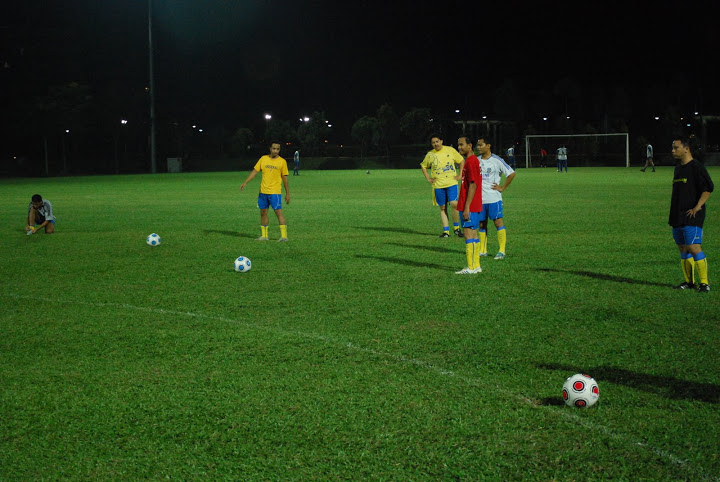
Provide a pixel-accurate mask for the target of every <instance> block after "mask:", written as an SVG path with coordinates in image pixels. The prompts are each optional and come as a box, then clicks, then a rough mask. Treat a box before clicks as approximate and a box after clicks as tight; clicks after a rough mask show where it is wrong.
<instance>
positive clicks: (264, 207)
mask: <svg viewBox="0 0 720 482" xmlns="http://www.w3.org/2000/svg"><path fill="white" fill-rule="evenodd" d="M258 172H262V179H261V181H260V194H258V201H257V205H258V208H260V237H259V238H256V240H257V241H267V240H268V239H269V237H268V225H269V224H270V222H269V219H268V209H269V208H270V207H272V208H273V211H275V215H276V216H277V218H278V223H279V224H280V239H278V241H280V242H284V241H287V240H288V237H287V225H286V224H285V215H284V214H283V210H282V184H284V185H285V203H286V204H290V186H289V185H288V167H287V162H286V161H285V159H283V158H282V157H280V143H279V142H272V143H271V144H270V155H264V156H262V157H261V158H260V159H259V160H258V162H257V163H256V164H255V167H254V168H253V170H252V172H251V173H250V174H249V175H248V177H247V179H245V182H244V183H242V185H241V186H240V190H241V191H242V190H243V189H245V186H246V185H247V183H249V182H250V181H252V180H253V178H254V177H255V176H257V173H258Z"/></svg>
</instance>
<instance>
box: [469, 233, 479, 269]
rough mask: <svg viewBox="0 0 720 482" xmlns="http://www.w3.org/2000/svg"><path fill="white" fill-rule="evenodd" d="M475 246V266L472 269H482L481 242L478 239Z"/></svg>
mask: <svg viewBox="0 0 720 482" xmlns="http://www.w3.org/2000/svg"><path fill="white" fill-rule="evenodd" d="M472 245H473V265H472V267H471V269H478V268H479V267H480V242H479V241H478V240H477V239H476V240H475V242H474V243H472Z"/></svg>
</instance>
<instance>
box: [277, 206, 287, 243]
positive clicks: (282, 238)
mask: <svg viewBox="0 0 720 482" xmlns="http://www.w3.org/2000/svg"><path fill="white" fill-rule="evenodd" d="M275 216H277V219H278V224H279V225H280V239H278V241H287V240H288V237H287V225H286V224H285V215H284V214H283V211H282V209H276V210H275Z"/></svg>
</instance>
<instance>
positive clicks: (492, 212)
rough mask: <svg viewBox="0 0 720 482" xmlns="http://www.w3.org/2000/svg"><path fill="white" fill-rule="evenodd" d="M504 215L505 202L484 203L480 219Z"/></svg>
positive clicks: (496, 217)
mask: <svg viewBox="0 0 720 482" xmlns="http://www.w3.org/2000/svg"><path fill="white" fill-rule="evenodd" d="M502 217H503V203H502V201H498V202H496V203H490V204H483V210H482V212H481V213H480V221H486V220H487V219H488V218H490V219H492V220H495V219H500V218H502Z"/></svg>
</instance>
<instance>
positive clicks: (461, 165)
mask: <svg viewBox="0 0 720 482" xmlns="http://www.w3.org/2000/svg"><path fill="white" fill-rule="evenodd" d="M464 168H465V159H463V160H462V162H460V169H459V170H458V172H459V173H460V174H458V175H457V176H455V180H456V181H459V180H461V179H462V172H463V169H464Z"/></svg>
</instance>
